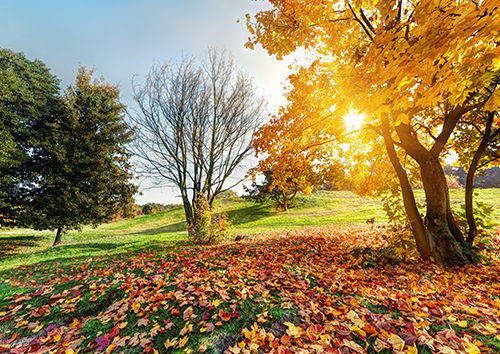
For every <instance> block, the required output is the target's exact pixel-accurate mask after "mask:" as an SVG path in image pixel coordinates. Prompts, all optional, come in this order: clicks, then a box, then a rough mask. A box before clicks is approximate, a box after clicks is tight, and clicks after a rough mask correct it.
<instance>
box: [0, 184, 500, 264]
mask: <svg viewBox="0 0 500 354" xmlns="http://www.w3.org/2000/svg"><path fill="white" fill-rule="evenodd" d="M463 194H464V192H463V190H451V191H450V197H451V202H452V205H454V206H455V207H457V208H458V207H459V206H460V204H463ZM415 195H416V199H417V201H418V202H420V203H424V201H425V196H424V193H423V191H422V190H417V191H415ZM475 198H476V200H477V201H482V202H485V203H487V204H489V205H491V206H492V207H493V208H494V212H493V220H494V221H495V222H497V223H498V224H500V189H482V190H477V191H476V196H475ZM292 205H293V206H294V207H292V208H290V209H289V210H288V211H286V212H282V211H278V210H275V208H274V207H273V205H272V203H265V204H255V203H252V202H248V201H245V200H243V199H242V198H232V199H228V200H223V201H221V202H220V206H221V207H222V208H223V209H225V210H227V214H228V216H229V218H230V220H231V222H232V224H233V228H232V230H231V232H232V233H233V234H234V235H237V234H250V235H253V234H259V233H263V232H268V231H279V230H286V229H294V228H300V227H310V226H320V225H330V224H335V225H345V224H356V223H364V222H365V221H366V220H368V219H371V218H375V221H376V222H386V221H387V219H386V216H385V213H384V211H383V209H382V206H381V203H380V201H378V200H373V199H367V198H362V197H360V196H357V195H355V194H353V193H351V192H347V191H333V192H326V191H320V192H318V193H315V194H314V195H313V196H310V197H308V196H304V195H298V196H297V197H296V198H295V200H294V201H293V204H292ZM9 232H12V233H9ZM54 237H55V232H50V231H42V232H36V231H33V230H26V229H20V230H4V231H3V232H0V270H2V269H8V268H12V267H16V266H19V265H22V264H32V263H37V262H43V261H49V260H59V261H61V260H64V259H71V258H73V257H89V256H92V255H100V254H121V253H123V252H128V251H130V250H134V249H135V250H139V249H142V248H146V247H151V246H152V245H154V244H155V243H158V242H159V243H162V242H174V243H175V242H178V241H182V240H185V239H186V237H187V233H186V231H185V221H184V213H183V210H182V208H180V207H179V208H176V209H171V210H167V211H164V212H161V213H156V214H152V215H146V216H141V217H137V218H134V219H128V220H121V221H117V222H113V223H110V224H105V225H101V226H99V227H98V228H96V229H92V228H84V229H83V230H82V231H81V232H78V231H70V232H68V233H66V234H65V235H64V236H63V241H62V245H60V246H58V247H54V248H52V247H51V246H52V243H53V239H54Z"/></svg>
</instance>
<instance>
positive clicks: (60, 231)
mask: <svg viewBox="0 0 500 354" xmlns="http://www.w3.org/2000/svg"><path fill="white" fill-rule="evenodd" d="M63 233H64V232H63V228H62V227H60V228H58V229H57V233H56V239H55V240H54V244H53V245H52V247H54V246H57V245H59V244H61V238H62V234H63Z"/></svg>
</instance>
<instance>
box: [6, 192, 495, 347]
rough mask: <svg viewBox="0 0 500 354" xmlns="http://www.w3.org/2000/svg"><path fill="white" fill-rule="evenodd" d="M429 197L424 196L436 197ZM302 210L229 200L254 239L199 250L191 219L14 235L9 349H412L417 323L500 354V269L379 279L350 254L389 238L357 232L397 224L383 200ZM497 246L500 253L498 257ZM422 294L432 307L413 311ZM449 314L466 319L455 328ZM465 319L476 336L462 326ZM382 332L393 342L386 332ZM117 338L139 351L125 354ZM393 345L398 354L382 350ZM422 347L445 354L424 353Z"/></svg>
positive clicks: (421, 267) (318, 201)
mask: <svg viewBox="0 0 500 354" xmlns="http://www.w3.org/2000/svg"><path fill="white" fill-rule="evenodd" d="M461 193H463V191H451V198H452V203H455V204H460V198H461ZM477 194H478V196H477V197H476V198H477V199H478V200H482V201H486V202H487V203H489V204H493V206H494V208H495V212H494V218H496V220H497V221H498V218H499V216H500V215H499V213H500V198H499V197H500V190H480V191H478V192H477ZM416 195H417V198H418V199H420V200H422V199H423V198H424V196H423V193H422V191H416ZM294 203H295V207H294V208H292V209H290V210H289V211H287V212H279V211H276V210H274V208H273V206H272V205H271V204H269V203H268V204H263V205H260V204H253V203H250V202H246V201H244V200H242V199H240V198H235V199H230V200H225V201H222V203H221V204H222V206H223V207H224V208H225V209H226V210H227V213H228V215H229V217H230V218H231V220H232V223H233V225H234V226H233V229H232V232H233V234H234V235H237V234H251V235H254V236H253V237H252V238H251V239H249V240H248V241H245V242H240V243H231V242H230V243H226V244H223V245H220V246H214V247H194V246H192V245H190V244H188V243H187V242H186V232H185V223H184V221H183V211H182V209H180V208H177V209H172V210H168V211H165V212H161V213H157V214H152V215H147V216H142V217H138V218H135V219H130V220H121V221H117V222H114V223H110V224H107V225H102V226H100V227H98V228H96V229H91V228H85V229H84V230H82V231H81V232H69V233H67V234H65V235H64V236H63V243H62V245H60V246H58V247H50V246H51V245H52V241H53V237H54V234H53V233H50V232H34V231H32V230H12V231H13V232H19V233H13V234H0V250H1V253H0V352H2V345H3V346H4V348H6V345H7V344H6V341H7V340H9V339H12V338H14V339H12V343H14V346H18V347H19V348H24V349H23V350H28V349H29V348H28V347H26V346H27V345H39V346H40V345H42V347H43V348H47V350H48V351H49V350H50V348H52V349H51V350H55V349H58V350H61V348H63V349H65V350H69V351H67V352H68V353H71V351H70V349H71V350H74V351H76V350H77V349H78V350H80V351H82V350H83V349H85V350H86V352H90V353H92V352H97V351H99V350H101V349H102V351H104V350H107V351H109V352H114V351H117V352H119V351H124V352H125V353H139V352H148V351H149V352H154V350H157V351H159V352H168V353H196V352H200V351H202V350H205V352H206V353H222V352H224V351H225V350H228V348H230V347H232V348H236V347H235V346H237V345H240V347H241V346H242V347H244V348H246V349H249V348H250V347H249V346H250V344H252V343H253V344H255V345H257V346H258V348H260V349H259V350H261V351H262V350H264V351H266V352H267V351H270V350H271V349H272V348H274V346H283V347H293V348H296V349H297V348H299V347H300V348H308V350H309V351H310V352H314V351H318V350H319V349H318V348H316V349H314V347H310V345H313V344H311V343H315V342H317V343H320V340H319V337H317V338H316V337H315V334H314V333H315V332H314V331H316V330H317V331H320V332H321V333H322V336H323V337H321V338H323V339H322V340H321V343H322V344H321V345H322V346H323V349H324V350H325V351H326V350H327V349H328V345H327V342H328V343H330V344H329V345H332V346H333V347H335V348H340V347H342V348H345V347H344V344H345V343H348V344H349V343H351V342H345V340H350V341H352V343H351V344H349V345H351V346H355V345H361V346H362V347H363V348H364V347H366V348H368V349H367V351H368V352H369V353H375V352H376V350H375V348H376V346H377V345H380V342H376V340H375V339H376V338H378V339H380V340H382V341H386V342H385V343H386V344H387V343H392V342H390V341H389V342H387V338H386V337H384V336H385V335H386V334H387V333H397V334H398V335H400V336H403V338H405V337H404V335H406V334H404V333H406V332H404V331H408V330H409V329H408V328H410V327H408V326H407V325H406V324H407V323H413V324H414V325H415V326H416V324H418V326H419V327H416V329H413V330H411V328H412V327H411V328H410V330H411V331H413V332H411V333H413V334H412V335H415V336H416V335H417V334H418V333H420V334H422V333H423V332H420V331H421V330H424V329H426V328H427V330H428V331H429V333H430V334H426V336H427V335H429V336H430V338H431V339H429V338H428V337H425V338H426V340H429V341H431V342H432V340H434V339H435V338H438V340H439V341H441V340H442V339H441V338H443V336H445V335H444V334H443V333H447V335H449V334H450V333H451V332H450V333H449V332H446V331H445V330H446V329H447V328H448V329H449V328H451V329H453V330H454V333H455V335H454V336H451V337H449V338H448V339H446V340H447V341H449V343H448V344H449V345H450V346H452V347H453V346H462V347H463V346H466V345H469V344H470V345H471V346H472V345H474V346H475V347H479V348H481V352H485V353H493V352H500V341H499V340H500V327H498V326H497V325H498V323H497V322H495V320H494V319H495V318H496V316H497V314H499V313H498V308H500V307H499V306H500V302H499V298H500V289H499V287H498V286H499V285H498V284H499V280H498V274H499V272H498V271H499V268H498V264H497V263H498V259H499V258H496V260H495V259H492V263H491V264H490V265H487V264H480V265H478V266H470V267H469V268H467V269H464V270H461V271H459V272H457V271H446V270H442V269H438V268H436V267H434V266H432V265H430V264H423V263H418V262H415V261H413V263H411V264H404V263H401V264H398V263H393V264H391V263H384V264H376V265H375V266H374V267H373V268H369V269H368V268H367V269H365V268H363V265H362V264H361V263H360V262H359V260H357V259H354V258H353V257H351V256H349V254H348V251H349V250H350V249H352V247H356V245H360V246H370V247H379V246H380V245H381V244H382V243H383V241H382V240H383V239H384V237H383V235H382V233H384V232H385V231H384V229H382V228H377V227H375V228H370V227H368V226H357V225H356V224H358V225H359V224H364V223H365V221H366V220H367V219H370V218H373V217H375V219H376V221H377V222H384V221H385V216H384V214H383V211H382V207H381V205H380V203H379V202H378V201H374V200H369V199H365V198H361V197H359V196H356V195H354V194H352V193H350V192H320V193H318V194H316V195H314V196H313V197H306V196H298V197H297V199H296V200H295V201H294ZM332 224H333V225H344V226H338V227H331V225H332ZM311 226H315V227H313V228H310V227H311ZM317 226H322V227H317ZM495 237H496V239H492V243H491V246H489V247H490V249H491V254H492V255H497V257H498V256H500V252H499V250H498V248H499V247H498V246H499V244H500V243H499V241H498V236H496V234H495ZM495 247H496V248H495ZM207 286H208V288H207ZM381 294H386V296H383V297H382V298H381ZM409 294H411V296H412V299H414V300H412V301H415V302H416V303H419V304H420V305H419V308H418V310H417V309H414V310H413V311H410V312H408V310H407V308H406V306H407V303H408V301H409V300H405V299H407V298H408V296H410V295H409ZM463 294H467V295H466V296H465V295H463ZM475 303H478V304H481V306H480V307H478V309H479V311H477V310H474V311H473V310H471V309H474V308H476V307H475V305H474V304H475ZM430 304H435V306H436V309H446V311H448V314H443V312H442V310H439V311H438V310H435V308H433V307H430V306H431V305H430ZM19 305H22V306H21V308H20V309H19V310H16V308H17V306H19ZM189 309H191V310H189ZM426 309H427V310H426ZM351 310H352V311H354V312H351ZM434 310H435V311H434ZM13 311H14V312H13ZM37 311H38V312H37ZM189 311H192V313H189ZM433 311H434V312H433ZM353 313H354V314H359V319H362V320H363V321H365V324H364V326H365V327H360V328H358V329H355V328H357V327H355V326H358V327H359V325H360V322H359V321H358V320H357V319H356V318H357V317H355V316H354V315H353ZM448 315H452V316H454V318H455V319H454V320H453V321H452V322H449V320H447V318H446V316H448ZM207 316H208V317H207ZM353 316H354V317H353ZM463 320H466V323H467V326H468V327H467V328H465V329H464V328H463V327H462V326H458V325H457V324H456V323H459V321H463ZM356 321H358V322H356ZM381 321H383V322H384V323H386V324H385V325H384V326H388V327H387V328H389V327H390V328H392V332H387V331H386V332H383V331H380V329H379V328H378V327H377V326H379V325H381V324H380V323H381ZM414 321H416V322H414ZM425 321H428V322H429V324H428V325H427V324H426V322H425ZM447 321H448V322H447ZM495 323H496V324H495ZM209 324H210V325H212V326H213V328H212V327H207V326H208V325H209ZM316 325H318V326H319V327H314V326H316ZM293 326H295V327H297V328H299V327H300V326H302V327H300V328H301V329H297V330H294V327H293ZM405 326H406V327H405ZM484 326H486V327H484ZM495 326H497V327H495ZM381 328H382V327H381ZM383 328H385V327H383ZM405 328H406V329H405ZM469 328H475V329H474V330H472V329H469ZM485 328H486V329H485ZM369 330H370V331H375V332H373V335H372V336H371V337H370V338H367V335H366V333H365V335H363V333H364V332H365V331H369ZM294 331H298V333H301V334H298V335H296V336H295V335H294V334H293V333H296V332H294ZM307 331H309V332H307ZM494 331H496V332H494ZM308 333H309V334H308ZM384 333H386V334H384ZM17 335H19V338H18V339H16V338H15V336H17ZM436 336H438V337H436ZM299 337H300V338H299ZM20 338H22V339H20ZM314 338H316V339H314ZM325 338H329V339H328V341H327V342H324V341H323V340H324V339H325ZM457 338H458V339H457ZM110 339H111V340H115V341H117V340H118V339H120V340H122V339H123V341H124V342H126V345H125V346H124V347H123V346H115V347H113V346H112V341H111V340H110ZM313 339H314V340H313ZM107 340H108V341H109V343H106V341H107ZM276 340H277V342H276ZM474 340H475V341H476V342H474ZM37 341H38V342H37ZM40 341H42V342H43V343H42V342H40ZM184 341H186V342H185V343H183V342H184ZM311 341H312V342H311ZM431 342H429V343H431ZM30 343H32V344H30ZM117 343H118V344H120V342H117ZM353 343H354V344H353ZM377 343H378V344H377ZM464 343H465V344H464ZM474 343H475V344H474ZM479 343H481V344H480V345H479ZM9 345H10V344H9ZM102 345H105V346H103V347H102V348H101V346H102ZM113 345H114V344H113ZM435 345H441V344H439V342H435ZM167 347H168V348H167ZM410 347H411V346H409V345H408V344H407V346H406V347H405V348H406V349H407V350H410V349H409V348H410ZM475 347H470V348H472V349H470V348H469V349H470V350H474V348H475ZM155 348H156V349H155ZM391 348H392V347H391V345H390V344H388V348H386V349H382V351H381V353H383V352H387V353H390V352H392V351H391V350H392V349H391ZM394 348H396V347H394ZM415 348H418V349H419V352H422V353H431V352H432V351H430V350H429V349H428V347H427V346H425V345H421V343H420V344H417V345H416V346H415ZM486 348H488V349H486ZM11 349H12V348H11ZM358 349H359V348H358ZM378 349H380V348H378ZM33 350H35V349H33ZM443 350H444V349H443ZM234 351H235V352H236V351H237V350H236V349H234ZM464 353H465V352H464Z"/></svg>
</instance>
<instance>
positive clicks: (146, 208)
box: [137, 203, 181, 216]
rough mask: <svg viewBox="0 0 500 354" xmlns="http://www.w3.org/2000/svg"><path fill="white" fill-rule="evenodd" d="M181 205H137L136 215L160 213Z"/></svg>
mask: <svg viewBox="0 0 500 354" xmlns="http://www.w3.org/2000/svg"><path fill="white" fill-rule="evenodd" d="M180 206H181V204H167V205H165V204H160V203H146V204H144V205H137V215H138V216H140V215H149V214H154V213H158V212H160V211H165V210H170V209H174V208H177V207H180Z"/></svg>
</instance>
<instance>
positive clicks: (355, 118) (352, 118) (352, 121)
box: [344, 111, 365, 131]
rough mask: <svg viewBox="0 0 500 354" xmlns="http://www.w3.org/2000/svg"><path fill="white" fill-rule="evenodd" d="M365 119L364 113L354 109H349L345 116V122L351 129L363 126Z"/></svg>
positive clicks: (348, 128)
mask: <svg viewBox="0 0 500 354" xmlns="http://www.w3.org/2000/svg"><path fill="white" fill-rule="evenodd" d="M364 120H365V116H364V114H362V113H357V112H354V111H349V113H347V114H346V115H345V116H344V124H345V126H346V127H347V130H349V131H352V130H357V129H359V128H361V126H362V125H363V124H364Z"/></svg>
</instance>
